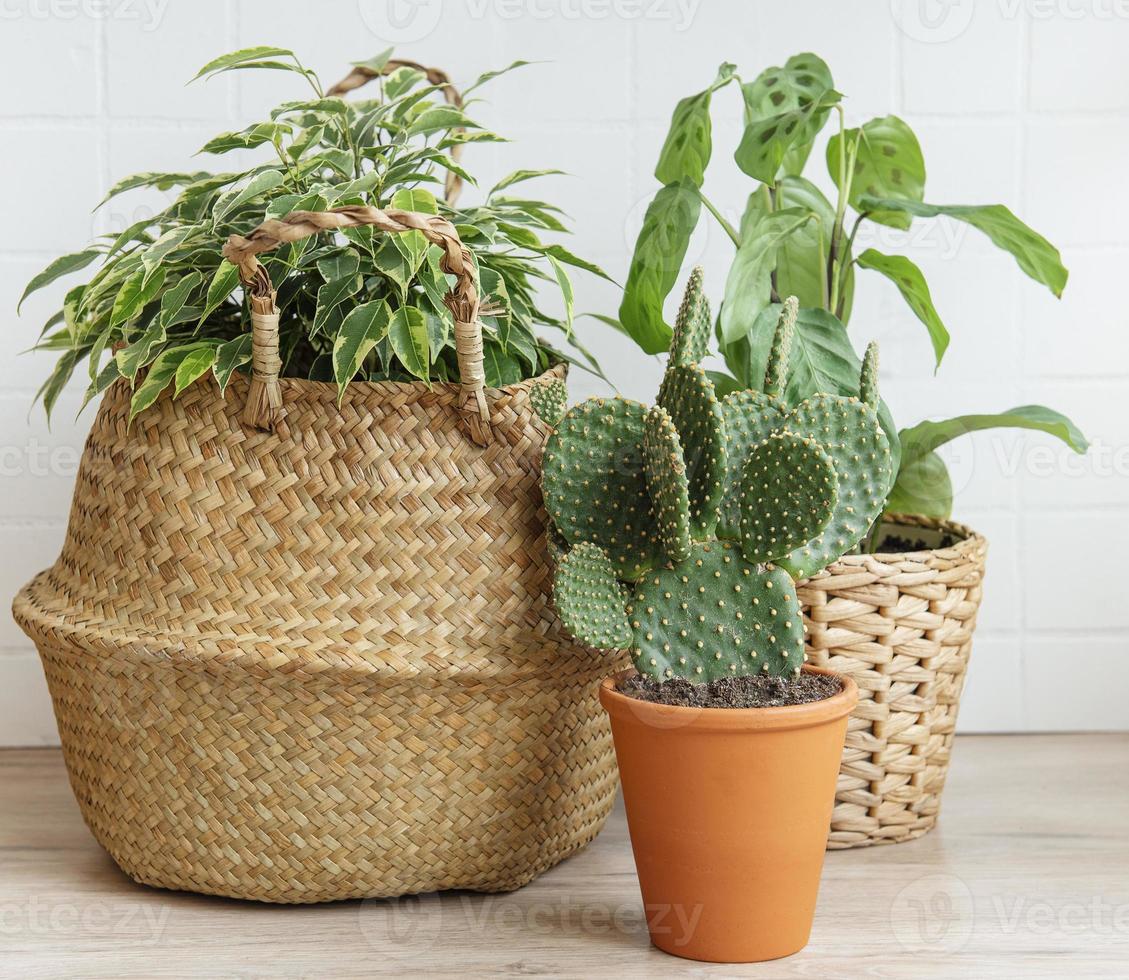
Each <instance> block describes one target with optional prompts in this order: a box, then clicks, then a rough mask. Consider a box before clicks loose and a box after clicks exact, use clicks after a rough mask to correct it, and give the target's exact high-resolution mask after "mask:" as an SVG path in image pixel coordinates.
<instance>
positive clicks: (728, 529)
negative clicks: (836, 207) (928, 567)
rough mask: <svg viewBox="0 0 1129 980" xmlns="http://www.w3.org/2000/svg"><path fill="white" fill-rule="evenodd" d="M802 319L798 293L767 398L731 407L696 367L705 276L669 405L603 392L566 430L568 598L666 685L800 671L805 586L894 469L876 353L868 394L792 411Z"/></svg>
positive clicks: (856, 531) (582, 634)
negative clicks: (794, 346) (791, 382)
mask: <svg viewBox="0 0 1129 980" xmlns="http://www.w3.org/2000/svg"><path fill="white" fill-rule="evenodd" d="M703 309H704V314H703V312H702V311H703ZM796 313H797V304H796V301H795V300H794V299H789V300H788V301H787V302H786V303H785V304H784V308H783V310H782V312H781V316H780V320H779V322H778V325H777V331H776V334H775V336H774V340H773V345H772V351H771V355H770V357H769V362H768V371H767V374H766V379H765V390H764V391H761V392H757V391H743V392H737V393H735V394H733V395H730V396H729V397H727V398H726V399H725V400H724V401H723V402H719V400H718V399H717V397H716V394H715V392H714V389H713V385H712V383H711V382H710V380H709V377H708V376H707V375H706V374H705V372H704V371H702V370H701V368H700V367H699V366H698V364H697V359H698V358H700V357H702V356H703V354H704V351H705V341H706V339H707V338H708V333H709V325H708V324H709V313H708V307H706V304H705V299H704V296H703V295H702V279H701V272H700V270H698V269H696V270H695V271H694V273H693V274H692V276H691V279H690V283H689V285H688V287H687V291H686V297H685V298H684V300H683V304H682V309H681V310H680V312H679V316H678V319H677V322H676V326H675V331H674V339H673V341H672V348H671V357H670V361H669V363H668V366H667V372H666V375H665V376H664V378H663V383H662V386H661V388H660V391H659V397H658V404H657V405H656V406H654V407H652V408H650V409H647V408H646V407H645V406H643V405H640V404H639V403H637V402H629V401H626V400H625V399H590V400H588V401H586V402H583V403H581V404H580V405H577V406H576V407H574V408H573V409H571V410H570V411H569V412H567V413H566V414H565V415H564V416H563V418H561V419H560V420H559V424H558V425H557V427H556V430H555V432H554V433H553V435H552V436H551V437H550V439H549V442H548V444H547V446H546V450H545V461H544V494H545V502H546V506H547V508H548V510H549V513H550V516H551V517H552V520H553V522H554V526H555V527H556V528H557V529H558V531H559V533H560V535H561V537H562V538H563V539H564V541H565V542H566V544H567V546H568V547H569V549H570V550H568V551H567V553H566V554H565V555H564V557H563V558H562V559H561V561H560V562H559V565H558V569H557V573H556V576H555V579H554V584H553V595H554V601H555V603H556V606H557V609H558V611H559V613H560V616H561V619H562V622H563V623H564V626H565V628H566V629H567V630H568V631H569V633H570V634H571V635H572V636H574V637H575V638H576V639H577V640H579V641H580V642H582V643H585V644H587V645H589V646H592V647H596V648H598V649H604V650H618V649H628V650H630V651H631V655H632V659H633V661H634V663H635V666H636V668H637V669H638V670H639V672H640V673H642V674H645V675H648V676H651V677H654V678H656V679H664V678H669V677H684V678H687V679H689V680H692V681H708V680H713V679H716V678H718V677H724V676H733V675H741V674H749V673H753V672H762V673H768V674H773V675H793V674H797V673H799V670H800V665H801V664H802V663H803V659H804V654H803V619H802V616H801V614H800V605H799V601H798V599H797V598H796V592H795V586H794V582H793V580H794V578H799V577H802V576H804V575H808V574H811V572H813V571H816V570H818V568H822V567H823V565H825V564H827V563H828V562H829V561H832V560H834V559H835V558H837V557H838V556H839V555H841V554H843V553H845V552H846V551H848V550H850V549H851V548H853V547H854V546H855V544H856V543H857V542H858V540H859V539H860V538H861V537H862V536H863V534H865V533H866V531H867V530H868V529H869V527H870V523H871V521H872V520H873V519H874V518H875V517H876V516H877V514H878V512H879V511H880V510H881V507H882V505H883V503H884V501H885V495H886V492H887V491H888V490H889V486H890V483H891V482H892V473H891V466H890V451H889V445H888V444H887V443H886V437H885V435H884V434H883V433H882V430H881V427H880V426H879V424H878V417H877V414H876V411H875V406H876V405H877V403H878V390H877V349H876V348H875V347H874V346H873V345H872V346H871V348H870V349H868V351H867V358H866V361H865V362H864V365H863V372H862V376H861V378H860V391H861V392H862V395H863V397H862V398H861V399H860V398H852V397H843V396H837V395H814V396H812V397H811V398H809V399H807V400H805V401H803V402H801V403H800V404H799V405H796V406H795V407H793V408H789V407H788V406H787V404H786V403H785V402H784V400H783V398H784V393H785V391H786V390H787V380H788V359H789V353H790V348H791V341H792V334H793V331H794V329H795V322H796ZM703 322H704V323H705V328H704V329H703V328H702V323H703Z"/></svg>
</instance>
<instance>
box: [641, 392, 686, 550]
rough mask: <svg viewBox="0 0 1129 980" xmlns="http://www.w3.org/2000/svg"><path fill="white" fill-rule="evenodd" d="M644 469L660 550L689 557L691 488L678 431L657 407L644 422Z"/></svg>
mask: <svg viewBox="0 0 1129 980" xmlns="http://www.w3.org/2000/svg"><path fill="white" fill-rule="evenodd" d="M643 468H644V471H645V472H646V474H647V492H648V493H649V494H650V497H651V501H652V503H653V505H654V509H655V517H656V519H657V521H658V528H659V536H660V538H661V540H662V544H663V550H665V551H666V553H667V556H668V557H669V558H671V559H672V560H673V561H682V560H683V559H684V558H688V557H689V555H690V489H689V485H688V484H687V482H686V462H685V460H684V459H683V456H682V443H681V442H680V441H679V439H678V430H677V429H675V428H674V423H673V422H672V421H671V420H670V416H669V415H668V414H667V413H666V410H665V409H664V408H662V407H661V406H659V405H656V406H655V407H654V408H652V409H651V410H650V411H649V412H648V413H647V418H646V420H645V421H644V423H643Z"/></svg>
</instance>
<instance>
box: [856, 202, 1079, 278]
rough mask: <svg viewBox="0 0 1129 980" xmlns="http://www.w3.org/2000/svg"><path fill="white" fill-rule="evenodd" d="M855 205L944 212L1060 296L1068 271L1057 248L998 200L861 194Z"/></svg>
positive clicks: (920, 213)
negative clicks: (933, 200)
mask: <svg viewBox="0 0 1129 980" xmlns="http://www.w3.org/2000/svg"><path fill="white" fill-rule="evenodd" d="M858 207H859V210H860V211H864V212H867V213H868V214H869V213H871V212H875V211H904V212H905V213H906V214H907V215H910V216H912V217H918V218H936V217H938V216H940V215H946V216H948V217H950V218H955V219H956V220H957V221H964V222H966V223H967V224H970V225H972V227H973V228H978V229H979V230H980V231H982V232H984V234H985V235H987V236H988V237H989V238H990V239H991V240H992V243H993V244H994V245H996V246H997V247H999V248H1002V249H1003V250H1004V251H1006V252H1010V253H1011V255H1012V256H1013V257H1014V258H1015V261H1016V262H1017V263H1018V265H1019V268H1021V269H1022V270H1023V271H1024V272H1026V273H1027V275H1029V276H1030V277H1031V278H1032V279H1034V280H1035V281H1036V282H1040V283H1042V284H1043V285H1044V286H1046V287H1047V288H1048V289H1049V290H1050V291H1051V292H1052V293H1054V294H1055V295H1056V296H1062V291H1063V289H1064V288H1065V286H1066V278H1067V275H1068V273H1067V271H1066V268H1065V267H1064V266H1063V264H1062V257H1061V256H1060V255H1059V252H1058V249H1057V248H1055V247H1054V246H1053V245H1052V244H1051V243H1050V242H1048V241H1047V240H1046V239H1045V238H1044V237H1043V236H1042V235H1040V234H1039V233H1038V232H1036V231H1035V230H1033V229H1032V228H1029V227H1028V226H1027V225H1025V224H1024V223H1023V222H1022V221H1020V220H1019V219H1018V218H1017V217H1016V216H1015V215H1014V214H1012V213H1011V211H1009V210H1008V209H1007V208H1006V207H1004V206H1003V205H1002V204H924V203H922V202H920V201H899V200H894V199H892V198H875V197H864V198H862V199H861V200H860V201H859V204H858Z"/></svg>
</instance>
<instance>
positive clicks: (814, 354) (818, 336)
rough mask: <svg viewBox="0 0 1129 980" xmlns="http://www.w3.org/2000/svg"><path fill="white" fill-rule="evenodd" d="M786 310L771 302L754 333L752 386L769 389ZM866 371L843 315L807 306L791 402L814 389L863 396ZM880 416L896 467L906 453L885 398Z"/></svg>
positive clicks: (797, 339)
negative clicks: (767, 372) (861, 378)
mask: <svg viewBox="0 0 1129 980" xmlns="http://www.w3.org/2000/svg"><path fill="white" fill-rule="evenodd" d="M780 310H781V304H779V303H773V304H772V305H771V306H766V307H765V308H764V309H763V310H762V311H761V313H760V315H759V316H758V317H757V319H756V321H755V322H754V324H753V328H752V330H750V331H749V334H748V338H747V339H748V344H749V349H748V361H747V368H746V370H747V372H748V374H747V378H748V383H749V385H750V387H753V388H756V389H758V390H763V385H764V376H765V370H766V369H767V367H768V353H769V351H770V350H771V348H772V340H773V336H774V335H775V333H776V322H777V320H778V319H779V317H780ZM861 371H862V361H860V360H859V358H858V355H856V354H855V351H854V348H853V347H852V346H851V342H850V339H849V338H848V337H847V331H846V328H845V327H844V326H843V324H842V323H841V322H840V321H839V319H838V318H837V317H835V316H834V315H833V314H831V313H828V312H827V311H826V310H820V309H812V308H810V307H801V308H800V310H799V314H798V315H797V317H796V327H795V331H794V333H793V336H792V356H791V358H790V360H789V374H788V387H787V389H786V391H785V400H786V401H787V402H788V404H789V405H797V404H799V403H800V402H801V401H803V400H804V399H805V398H807V397H809V396H810V395H814V394H818V393H821V392H822V393H824V394H828V395H854V396H857V395H858V393H859V374H860V372H861ZM737 376H738V377H740V376H741V375H740V374H737ZM878 418H879V420H880V421H881V423H882V429H883V431H885V433H886V436H887V437H888V438H889V440H890V452H891V454H892V457H893V463H892V465H893V466H894V468H895V469H896V468H897V466H898V461H899V459H900V451H899V448H898V430H897V427H896V426H895V425H894V420H893V417H892V416H891V415H890V410H889V408H888V407H887V406H886V403H885V402H882V403H881V404H880V405H879V407H878Z"/></svg>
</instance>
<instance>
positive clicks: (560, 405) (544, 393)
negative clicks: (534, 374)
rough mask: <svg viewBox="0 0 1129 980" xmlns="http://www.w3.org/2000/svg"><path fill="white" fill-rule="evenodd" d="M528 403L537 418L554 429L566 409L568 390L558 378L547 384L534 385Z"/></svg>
mask: <svg viewBox="0 0 1129 980" xmlns="http://www.w3.org/2000/svg"><path fill="white" fill-rule="evenodd" d="M529 401H530V403H531V404H532V405H533V411H535V412H536V413H537V417H538V418H539V419H541V421H542V422H544V423H545V424H546V425H547V426H549V427H550V428H552V429H555V428H556V427H557V426H558V425H560V422H561V419H562V418H564V413H565V409H566V408H568V389H567V388H566V387H565V383H564V382H563V381H561V380H560V379H559V378H558V379H556V380H554V381H550V382H549V383H548V384H539V385H534V386H533V388H532V390H531V391H530V392H529Z"/></svg>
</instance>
